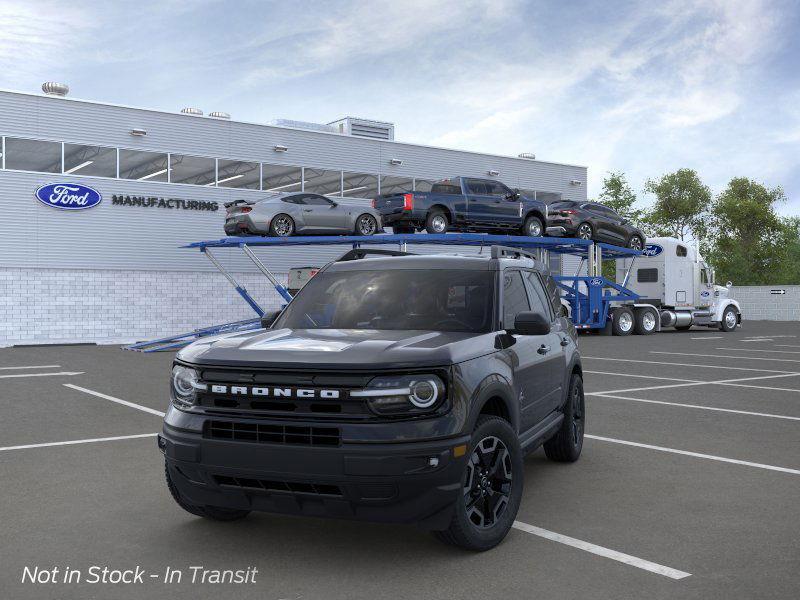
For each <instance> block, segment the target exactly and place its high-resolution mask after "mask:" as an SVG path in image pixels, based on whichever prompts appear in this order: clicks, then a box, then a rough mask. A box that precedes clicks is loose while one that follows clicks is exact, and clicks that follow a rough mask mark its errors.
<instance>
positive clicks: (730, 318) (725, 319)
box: [719, 306, 739, 331]
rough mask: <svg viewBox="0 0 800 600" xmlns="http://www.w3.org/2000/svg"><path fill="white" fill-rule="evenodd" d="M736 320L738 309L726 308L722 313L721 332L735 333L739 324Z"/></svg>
mask: <svg viewBox="0 0 800 600" xmlns="http://www.w3.org/2000/svg"><path fill="white" fill-rule="evenodd" d="M738 321H739V320H738V319H737V318H736V309H734V308H733V307H732V306H729V307H728V308H726V309H725V310H724V311H723V313H722V321H720V324H719V328H720V330H721V331H733V330H734V329H736V326H737V325H738V324H739V322H738Z"/></svg>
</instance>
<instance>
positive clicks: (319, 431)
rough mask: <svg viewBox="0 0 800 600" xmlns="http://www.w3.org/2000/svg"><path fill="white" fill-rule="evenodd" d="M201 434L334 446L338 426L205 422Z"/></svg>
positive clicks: (259, 442) (240, 439)
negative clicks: (203, 432)
mask: <svg viewBox="0 0 800 600" xmlns="http://www.w3.org/2000/svg"><path fill="white" fill-rule="evenodd" d="M205 437H207V438H212V439H216V440H232V441H235V442H253V443H256V444H295V445H300V446H338V445H339V444H340V443H341V437H342V436H341V432H340V431H339V428H338V427H304V426H296V425H274V424H271V423H238V422H235V421H207V422H206V427H205Z"/></svg>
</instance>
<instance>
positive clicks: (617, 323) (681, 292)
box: [609, 237, 742, 335]
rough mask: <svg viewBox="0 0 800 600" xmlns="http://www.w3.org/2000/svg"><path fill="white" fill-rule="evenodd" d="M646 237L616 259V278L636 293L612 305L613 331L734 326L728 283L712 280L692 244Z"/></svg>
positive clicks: (735, 308) (737, 314)
mask: <svg viewBox="0 0 800 600" xmlns="http://www.w3.org/2000/svg"><path fill="white" fill-rule="evenodd" d="M647 242H648V243H647V245H646V246H645V248H644V250H642V254H641V256H637V257H631V258H619V259H617V260H616V281H617V283H618V284H619V285H621V286H623V287H625V288H627V289H628V290H630V291H631V292H633V293H634V294H636V295H638V296H639V299H638V300H636V301H635V303H623V304H619V305H617V306H614V307H613V308H612V309H611V311H610V312H609V320H610V323H609V327H610V328H611V331H612V333H614V334H615V335H627V334H629V333H638V334H644V335H646V334H650V333H654V332H656V331H659V330H660V329H661V328H666V327H673V328H675V329H677V330H679V331H685V330H688V329H689V328H691V327H692V326H693V325H697V326H701V327H715V328H718V329H720V330H722V331H733V330H734V329H736V328H737V327H738V326H739V325H740V324H741V322H742V312H741V308H740V307H739V303H738V302H736V300H734V299H732V298H730V297H729V296H730V288H731V283H730V282H728V284H727V285H726V286H720V285H716V284H715V281H714V270H713V269H712V268H711V267H710V266H708V265H707V264H706V262H705V261H704V260H703V259H702V257H701V256H700V253H699V252H698V251H697V249H695V248H692V247H691V246H689V245H688V244H686V243H685V242H682V241H681V240H678V239H676V238H669V237H662V238H648V240H647Z"/></svg>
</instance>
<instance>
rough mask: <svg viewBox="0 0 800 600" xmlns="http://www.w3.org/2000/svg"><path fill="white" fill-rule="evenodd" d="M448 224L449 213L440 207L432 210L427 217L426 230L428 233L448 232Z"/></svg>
mask: <svg viewBox="0 0 800 600" xmlns="http://www.w3.org/2000/svg"><path fill="white" fill-rule="evenodd" d="M448 225H450V222H449V220H448V219H447V215H446V214H444V211H442V210H440V209H438V208H437V209H434V210H432V211H430V212H429V213H428V218H426V219H425V231H427V232H428V233H447V227H448Z"/></svg>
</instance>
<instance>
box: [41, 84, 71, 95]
mask: <svg viewBox="0 0 800 600" xmlns="http://www.w3.org/2000/svg"><path fill="white" fill-rule="evenodd" d="M42 91H43V92H44V93H45V94H47V95H48V96H61V97H64V96H66V95H67V94H69V86H68V85H67V84H66V83H56V82H55V81H47V82H45V83H43V84H42Z"/></svg>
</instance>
